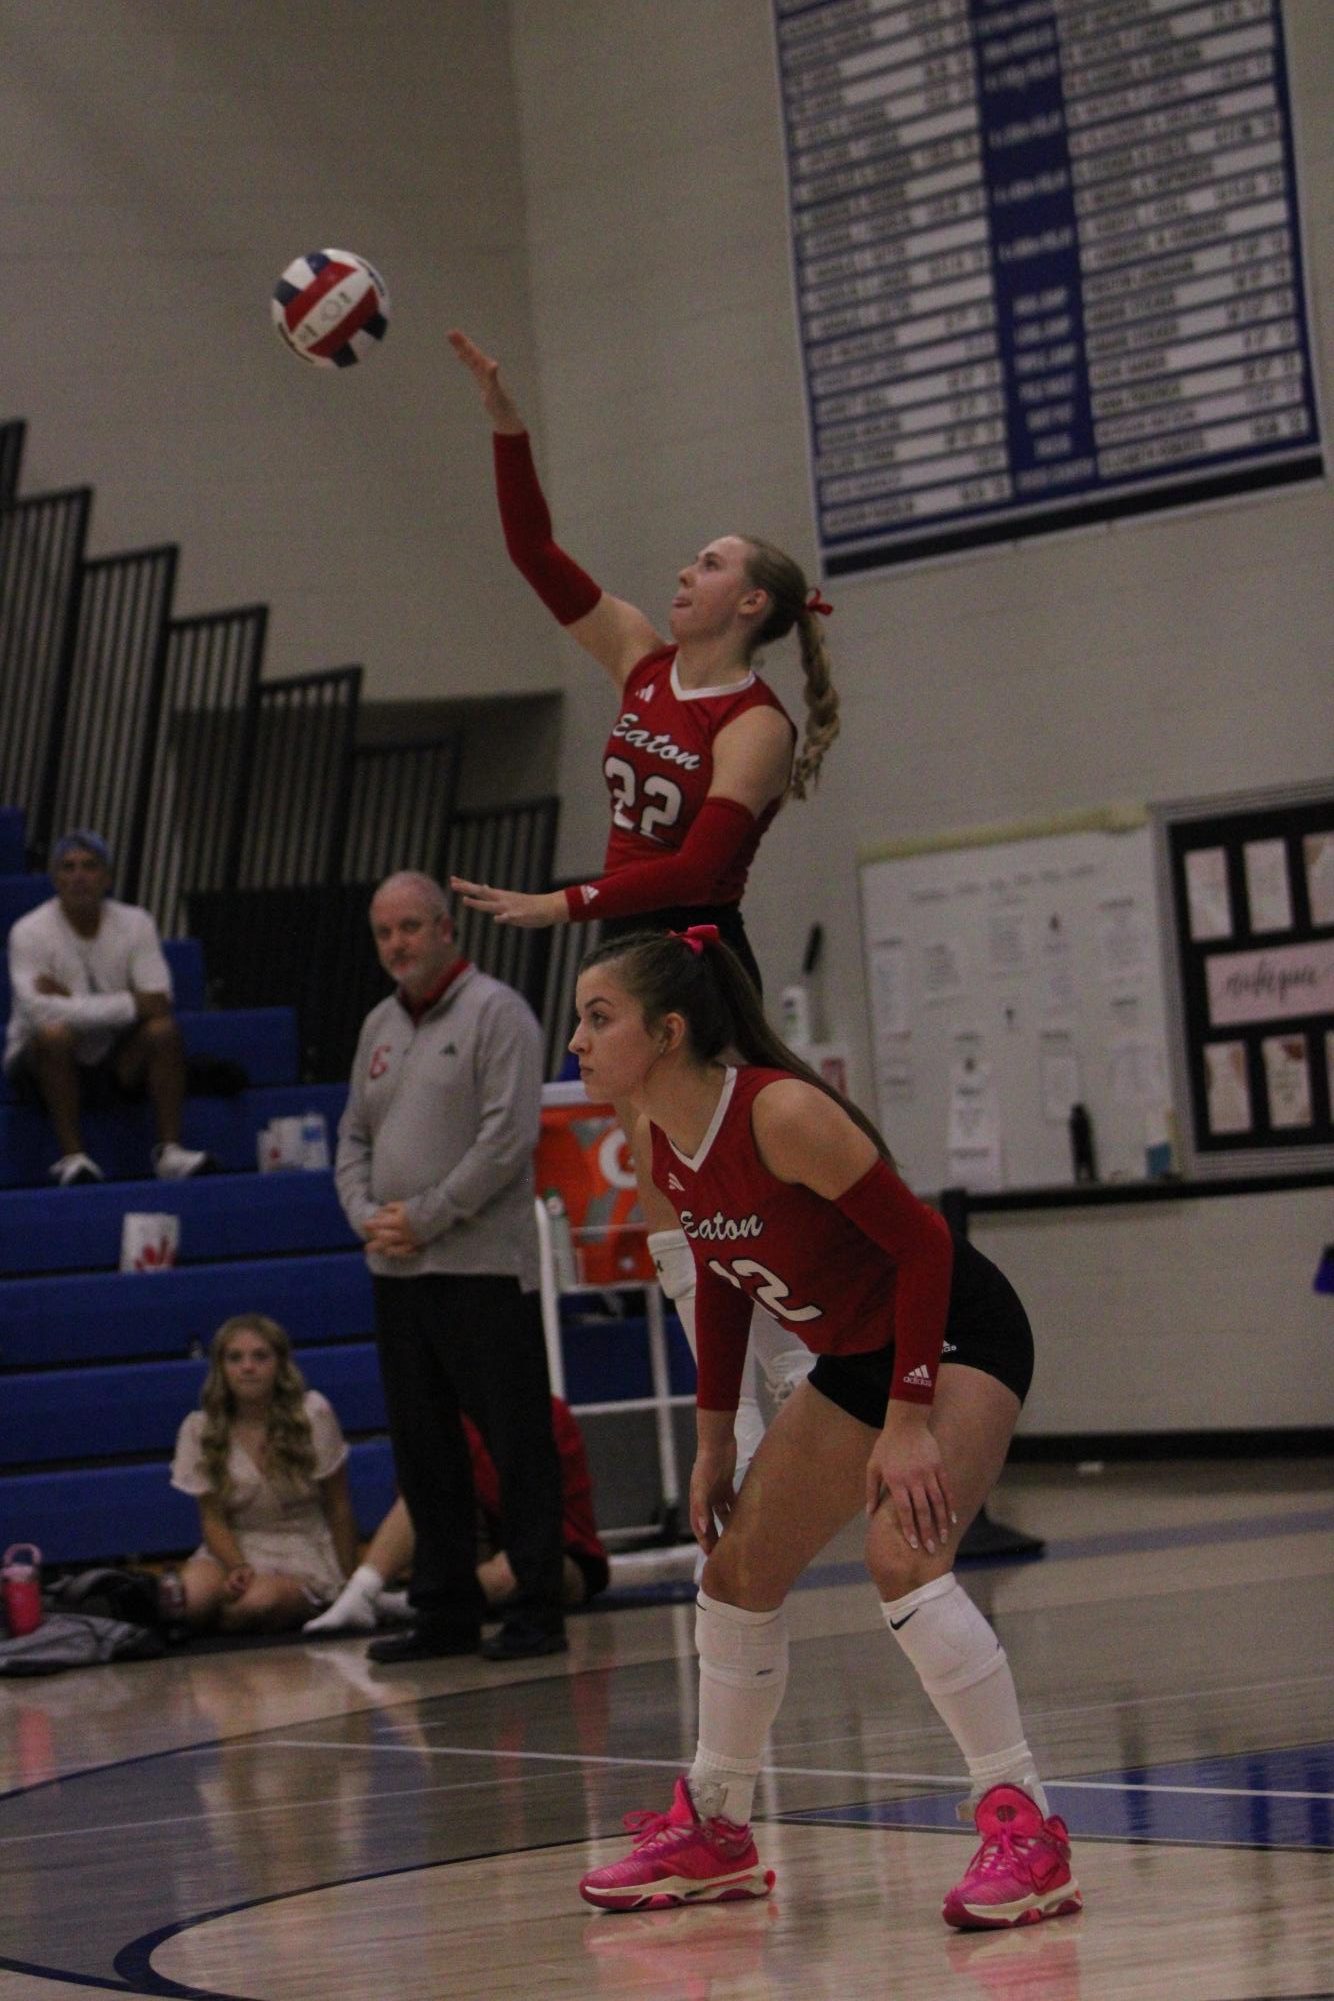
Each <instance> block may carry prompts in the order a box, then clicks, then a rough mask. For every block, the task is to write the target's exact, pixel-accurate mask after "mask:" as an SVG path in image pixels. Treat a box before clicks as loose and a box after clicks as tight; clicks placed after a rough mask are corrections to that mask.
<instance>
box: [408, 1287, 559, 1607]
mask: <svg viewBox="0 0 1334 2001" xmlns="http://www.w3.org/2000/svg"><path fill="white" fill-rule="evenodd" d="M374 1285H375V1331H376V1343H377V1346H378V1348H379V1354H380V1373H381V1376H382V1378H383V1381H384V1394H385V1404H386V1406H387V1409H388V1413H389V1436H390V1441H391V1443H392V1445H393V1449H394V1465H395V1468H396V1470H397V1473H398V1484H399V1489H400V1491H401V1493H402V1495H403V1499H404V1500H405V1501H406V1502H407V1506H408V1513H409V1514H410V1515H411V1517H412V1526H413V1529H414V1531H415V1534H416V1553H415V1555H414V1557H413V1563H412V1585H411V1589H410V1590H409V1593H408V1597H409V1599H410V1601H411V1603H412V1606H413V1609H414V1611H415V1612H416V1613H417V1615H418V1618H419V1620H420V1622H421V1623H422V1624H423V1625H426V1626H429V1627H431V1628H432V1630H436V1631H438V1630H442V1629H443V1630H446V1631H448V1632H450V1633H455V1634H469V1633H475V1632H477V1631H478V1630H479V1629H480V1626H481V1622H482V1617H483V1612H484V1600H483V1596H482V1588H481V1586H480V1585H479V1583H478V1582H477V1570H476V1564H477V1502H476V1497H475V1494H474V1491H473V1480H472V1462H471V1459H470V1458H469V1454H468V1445H467V1440H466V1439H465V1438H464V1435H463V1426H462V1424H461V1423H460V1421H459V1413H460V1412H461V1411H466V1412H467V1414H468V1416H469V1417H470V1418H471V1419H472V1421H473V1423H474V1424H475V1425H476V1426H477V1429H478V1430H479V1431H480V1432H481V1434H482V1437H483V1439H484V1440H485V1442H486V1448H487V1450H488V1452H489V1453H490V1454H491V1457H492V1459H493V1460H494V1461H495V1466H496V1471H497V1473H498V1474H499V1476H500V1510H501V1533H502V1536H503V1546H504V1548H505V1550H506V1552H507V1553H508V1555H509V1560H510V1564H511V1567H512V1569H513V1571H514V1575H515V1577H516V1578H517V1579H518V1586H519V1588H518V1595H517V1597H516V1598H515V1599H514V1601H513V1602H512V1604H511V1606H510V1607H508V1608H507V1610H506V1618H507V1619H509V1620H516V1621H517V1620H522V1621H524V1622H531V1623H532V1624H534V1625H538V1626H541V1627H542V1628H543V1629H544V1630H545V1631H549V1632H558V1631H559V1630H560V1628H561V1625H562V1623H563V1617H562V1612H561V1588H562V1561H561V1559H562V1555H563V1545H562V1534H561V1526H562V1523H561V1477H560V1459H559V1455H558V1454H557V1451H556V1441H555V1436H554V1434H553V1432H552V1429H551V1388H550V1382H549V1379H548V1375H547V1352H546V1345H545V1342H544V1340H543V1336H542V1315H541V1309H540V1305H539V1302H538V1296H537V1294H536V1293H535V1292H529V1293H525V1292H521V1291H520V1290H519V1284H518V1281H517V1279H513V1278H497V1277H473V1276H471V1275H459V1276H455V1275H453V1274H446V1273H434V1272H432V1273H426V1274H424V1275H423V1276H421V1277H418V1278H381V1277H378V1276H377V1277H376V1279H375V1281H374Z"/></svg>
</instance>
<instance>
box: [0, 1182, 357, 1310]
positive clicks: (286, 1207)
mask: <svg viewBox="0 0 1334 2001" xmlns="http://www.w3.org/2000/svg"><path fill="white" fill-rule="evenodd" d="M131 1210H138V1211H143V1210H148V1211H151V1212H153V1213H156V1214H166V1215H174V1216H179V1217H180V1219H181V1248H180V1262H181V1263H182V1264H202V1263H207V1262H210V1261H212V1260H214V1259H218V1258H258V1257H265V1256H283V1255H293V1254H297V1253H300V1252H303V1251H337V1250H347V1249H349V1248H350V1247H351V1246H353V1245H355V1244H356V1243H358V1242H359V1239H358V1238H356V1237H355V1236H354V1235H353V1233H352V1231H351V1229H350V1228H349V1227H348V1223H347V1220H346V1218H345V1217H344V1215H343V1212H342V1210H341V1209H340V1208H339V1206H338V1198H337V1196H336V1194H335V1193H334V1186H333V1176H332V1175H331V1174H316V1173H296V1174H217V1175H207V1176H204V1177H201V1178H200V1179H197V1180H194V1181H114V1182H103V1183H100V1184H97V1185H93V1186H84V1187H78V1188H16V1189H11V1190H8V1191H6V1192H5V1194H4V1195H3V1197H0V1274H3V1273H13V1274H14V1275H15V1276H18V1275H20V1274H22V1273H28V1274H31V1275H33V1276H36V1274H38V1273H40V1272H57V1271H114V1270H115V1269H116V1267H117V1266H118V1265H119V1263H120V1239H121V1220H122V1218H123V1217H124V1216H125V1215H126V1214H127V1212H129V1211H131ZM156 1276H157V1274H145V1283H146V1284H151V1283H152V1280H153V1278H154V1277H156Z"/></svg>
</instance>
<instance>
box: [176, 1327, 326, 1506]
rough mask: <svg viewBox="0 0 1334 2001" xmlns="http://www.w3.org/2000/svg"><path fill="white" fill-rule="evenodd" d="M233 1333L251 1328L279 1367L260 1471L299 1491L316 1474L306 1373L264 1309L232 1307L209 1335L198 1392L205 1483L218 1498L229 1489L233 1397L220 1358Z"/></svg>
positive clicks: (289, 1343) (267, 1414)
mask: <svg viewBox="0 0 1334 2001" xmlns="http://www.w3.org/2000/svg"><path fill="white" fill-rule="evenodd" d="M237 1334H256V1335H258V1337H259V1339H260V1340H261V1341H263V1342H265V1343H266V1344H267V1345H268V1347H270V1348H271V1349H272V1350H273V1354H274V1358H275V1360H276V1362H277V1364H278V1367H277V1371H276V1373H275V1375H274V1379H273V1395H272V1397H271V1398H270V1400H269V1407H268V1411H267V1413H266V1426H265V1437H266V1442H267V1445H268V1461H267V1465H266V1468H265V1471H266V1472H267V1474H268V1476H269V1478H270V1479H272V1480H273V1481H274V1482H275V1483H276V1484H277V1485H278V1486H281V1487H287V1488H288V1489H289V1490H291V1491H293V1492H300V1491H301V1489H302V1488H304V1487H308V1486H309V1485H310V1483H311V1481H312V1480H313V1478H314V1476H315V1440H314V1437H313V1435H312V1433H311V1429H310V1419H309V1418H308V1417H307V1415H306V1403H305V1398H306V1379H305V1377H304V1376H303V1375H302V1373H301V1371H300V1369H298V1367H297V1365H296V1363H295V1362H294V1361H293V1360H292V1344H291V1342H290V1341H289V1340H288V1338H287V1332H286V1330H285V1329H284V1328H282V1327H280V1326H279V1325H278V1322H277V1321H276V1320H270V1318H269V1316H268V1315H267V1313H234V1314H233V1315H232V1316H231V1318H230V1319H229V1320H224V1321H223V1323H222V1325H221V1327H219V1329H218V1331H217V1333H216V1334H215V1335H214V1336H213V1341H212V1345H211V1346H210V1348H209V1351H208V1374H207V1375H206V1376H205V1378H204V1387H203V1389H202V1390H201V1391H200V1393H199V1402H200V1406H201V1408H202V1410H203V1412H204V1429H203V1432H202V1434H201V1437H200V1449H201V1452H202V1455H203V1460H204V1471H205V1473H206V1474H207V1475H208V1483H209V1487H210V1489H211V1491H212V1493H213V1494H214V1496H215V1497H216V1498H217V1499H218V1500H219V1501H225V1500H226V1499H227V1496H228V1494H229V1493H230V1492H231V1484H232V1483H231V1475H230V1473H229V1471H228V1466H227V1459H228V1454H229V1453H230V1451H231V1443H232V1420H233V1418H234V1417H235V1416H236V1399H235V1397H234V1396H233V1395H232V1393H231V1391H230V1389H228V1387H227V1376H226V1373H225V1371H224V1369H223V1360H224V1358H225V1356H226V1353H227V1344H228V1343H229V1342H230V1341H231V1340H232V1339H233V1337H234V1336H235V1335H237Z"/></svg>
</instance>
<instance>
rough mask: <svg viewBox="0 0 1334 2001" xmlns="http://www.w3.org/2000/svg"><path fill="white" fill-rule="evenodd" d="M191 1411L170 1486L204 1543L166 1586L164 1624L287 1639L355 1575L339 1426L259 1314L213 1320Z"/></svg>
mask: <svg viewBox="0 0 1334 2001" xmlns="http://www.w3.org/2000/svg"><path fill="white" fill-rule="evenodd" d="M199 1401H200V1406H201V1407H200V1409H198V1410H195V1411H191V1413H190V1415H189V1416H188V1417H187V1418H186V1420H185V1422H184V1423H183V1424H182V1426H181V1428H180V1431H179V1432H178V1433H177V1436H176V1455H175V1458H174V1459H173V1461H172V1467H171V1484H172V1486H173V1487H176V1488H178V1489H179V1491H180V1492H181V1493H183V1494H193V1495H194V1496H195V1498H196V1499H197V1500H198V1502H199V1514H200V1520H201V1522H202V1525H203V1532H204V1540H203V1543H202V1545H201V1546H200V1548H199V1549H197V1550H196V1551H195V1553H194V1555H193V1556H191V1557H190V1558H189V1559H188V1560H187V1561H186V1562H185V1563H184V1564H182V1566H181V1568H180V1570H179V1572H178V1573H176V1576H175V1578H174V1579H173V1580H169V1582H170V1583H172V1584H174V1587H175V1588H174V1590H171V1591H169V1593H168V1594H166V1604H167V1607H168V1609H169V1616H174V1618H175V1619H176V1620H177V1621H178V1622H179V1623H180V1624H182V1625H184V1626H186V1627H187V1628H194V1629H196V1630H204V1629H208V1628H215V1627H216V1628H218V1629H220V1630H221V1631H222V1632H224V1633H246V1632H251V1633H255V1632H260V1633H278V1632H285V1631H289V1630H293V1629H295V1628H296V1627H298V1626H300V1625H301V1624H302V1622H303V1621H304V1620H306V1619H308V1618H309V1617H310V1615H311V1613H312V1612H313V1611H317V1610H318V1609H319V1608H320V1607H321V1606H323V1605H327V1604H328V1603H329V1602H330V1600H331V1599H333V1598H336V1597H337V1595H338V1593H339V1591H340V1590H341V1589H342V1585H343V1580H344V1578H345V1577H346V1576H347V1575H348V1573H349V1572H350V1571H351V1570H353V1569H354V1568H355V1567H356V1561H357V1547H358V1539H357V1525H356V1520H355V1517H354V1516H353V1513H352V1502H351V1498H350V1496H349V1493H348V1485H347V1444H346V1442H345V1440H344V1438H343V1433H342V1430H341V1428H340V1426H339V1423H338V1419H337V1417H336V1416H335V1415H334V1412H333V1408H332V1406H331V1405H330V1403H329V1402H328V1399H327V1398H325V1397H323V1396H321V1394H320V1392H319V1391H318V1390H309V1389H307V1388H306V1385H305V1381H304V1379H303V1377H302V1374H301V1371H300V1370H299V1369H298V1368H297V1366H296V1364H295V1362H294V1361H293V1360H292V1348H291V1343H290V1342H289V1340H288V1338H287V1335H286V1333H285V1332H284V1331H283V1329H282V1328H281V1327H280V1326H279V1325H278V1323H277V1321H276V1320H270V1319H269V1318H268V1316H267V1315H266V1314H263V1313H238V1314H234V1315H233V1316H232V1318H231V1319H230V1320H224V1321H223V1323H222V1325H221V1327H220V1328H219V1329H218V1331H217V1333H216V1334H215V1335H214V1337H213V1345H212V1347H211V1349H210V1351H209V1367H208V1375H207V1376H206V1377H205V1379H204V1387H203V1389H202V1390H201V1392H200V1398H199Z"/></svg>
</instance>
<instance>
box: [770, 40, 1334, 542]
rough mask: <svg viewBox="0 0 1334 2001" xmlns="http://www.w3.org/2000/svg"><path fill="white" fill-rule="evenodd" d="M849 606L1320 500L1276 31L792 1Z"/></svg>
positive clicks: (797, 188) (803, 313)
mask: <svg viewBox="0 0 1334 2001" xmlns="http://www.w3.org/2000/svg"><path fill="white" fill-rule="evenodd" d="M775 13H776V22H777V42H778V60H779V74H780V81H781V88H782V101H783V114H784V122H785V132H786V139H787V155H788V183H789V194H790V209H791V228H792V243H793V256H794V269H795V282H796V293H797V311H798V319H799V326H800V334H801V343H802V351H803V357H804V362H805V373H806V388H807V401H808V412H809V429H810V448H811V460H812V476H813V483H814V489H815V507H816V518H817V525H818V532H819V538H820V545H821V551H822V558H823V567H824V571H825V573H826V574H827V575H834V576H836V575H839V574H846V573H848V572H851V571H858V570H866V569H873V568H877V567H880V566H883V565H886V564H890V563H896V562H904V561H915V560H920V559H922V558H924V557H927V556H932V555H940V554H944V553H947V552H949V551H953V550H959V549H965V548H969V547H973V546H978V545H981V544H984V543H988V542H997V541H1006V540H1012V539H1014V538H1015V537H1017V536H1021V535H1029V534H1035V533H1038V532H1041V531H1045V530H1050V529H1056V528H1065V527H1074V526H1079V525H1084V524H1090V523H1093V522H1099V521H1107V520H1111V519H1113V518H1115V517H1117V516H1123V515H1127V514H1134V513H1141V512H1144V511H1147V510H1149V509H1153V508H1162V507H1180V506H1183V505H1191V504H1196V503H1199V502H1203V501H1206V500H1211V499H1220V498H1224V497H1226V496H1229V495H1235V494H1238V493H1244V492H1248V491H1251V490H1254V489H1256V488H1260V487H1267V486H1274V485H1279V484H1291V483H1295V482H1297V481H1302V480H1308V479H1312V478H1315V477H1317V476H1319V475H1320V474H1321V473H1322V471H1323V463H1322V458H1321V452H1320V439H1319V429H1318V421H1317V412H1316V402H1315V387H1314V381H1313V377H1312V370H1311V360H1310V351H1309V343H1308V334H1307V311H1306V300H1305V287H1304V279H1303V270H1302V252H1301V242H1300V234H1299V228H1298V215H1297V194H1296V183H1295V175H1294V162H1293V148H1292V136H1291V130H1290V120H1289V107H1288V89H1287V77H1286V72H1285V58H1284V47H1283V26H1282V14H1281V0H1115V4H1112V0H775Z"/></svg>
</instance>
